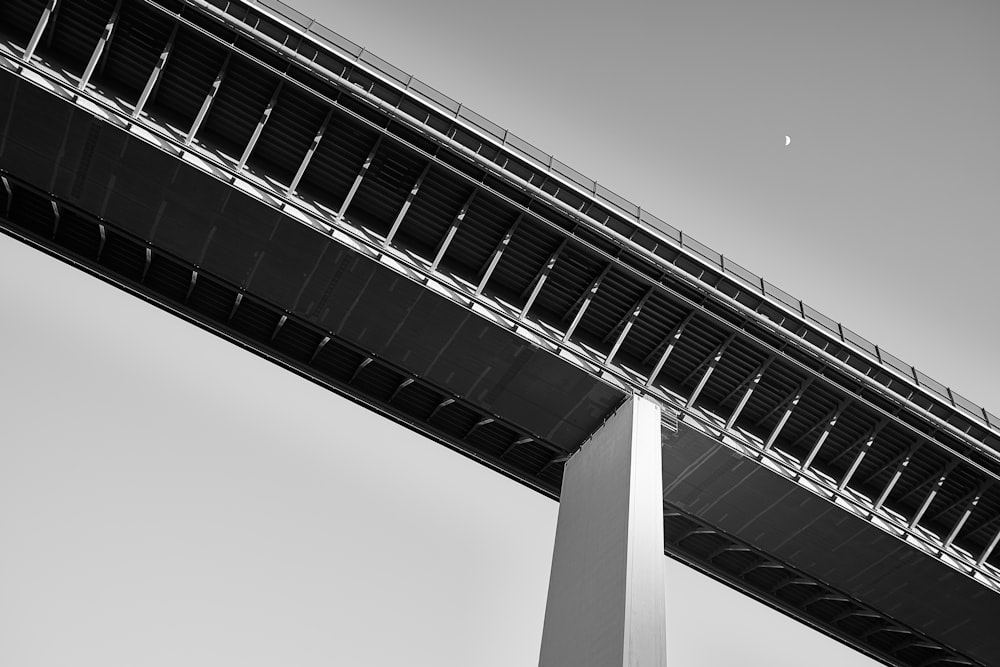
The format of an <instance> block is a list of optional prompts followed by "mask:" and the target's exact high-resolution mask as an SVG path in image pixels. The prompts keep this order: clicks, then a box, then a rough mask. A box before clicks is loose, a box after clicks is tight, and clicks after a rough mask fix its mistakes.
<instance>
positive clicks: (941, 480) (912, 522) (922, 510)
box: [909, 463, 956, 530]
mask: <svg viewBox="0 0 1000 667" xmlns="http://www.w3.org/2000/svg"><path fill="white" fill-rule="evenodd" d="M955 465H956V464H955V463H949V464H948V465H947V466H945V469H944V471H942V473H941V475H940V476H939V477H938V478H937V481H936V482H934V486H933V488H931V492H930V493H928V494H927V497H926V498H924V502H923V503H921V504H920V509H918V510H917V513H916V514H914V515H913V518H912V519H910V523H909V528H910V530H913V528H914V526H916V525H917V524H918V523H920V519H922V518H923V517H924V513H925V512H926V511H927V508H929V507H930V506H931V503H932V502H934V498H935V497H936V496H937V494H938V491H940V490H941V487H942V486H944V483H945V480H947V479H948V475H950V474H951V471H952V470H954V469H955Z"/></svg>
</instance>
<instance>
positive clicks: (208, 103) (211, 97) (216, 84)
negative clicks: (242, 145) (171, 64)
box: [184, 51, 233, 146]
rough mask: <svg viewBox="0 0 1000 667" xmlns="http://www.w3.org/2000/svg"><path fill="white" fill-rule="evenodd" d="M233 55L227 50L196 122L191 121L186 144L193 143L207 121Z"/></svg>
mask: <svg viewBox="0 0 1000 667" xmlns="http://www.w3.org/2000/svg"><path fill="white" fill-rule="evenodd" d="M232 55H233V52H232V51H226V57H225V59H224V60H223V61H222V67H220V68H219V73H218V74H216V75H215V80H214V81H212V87H211V88H209V89H208V93H207V94H206V95H205V99H204V100H202V102H201V108H199V109H198V115H197V116H195V117H194V122H193V123H191V129H190V130H188V133H187V136H186V137H184V145H185V146H190V145H191V142H192V141H194V136H195V135H196V134H198V130H199V129H201V124H202V123H204V122H205V116H207V115H208V110H209V109H210V108H211V107H212V102H214V101H215V96H216V95H217V94H218V92H219V88H220V87H222V81H223V79H225V78H226V70H228V69H229V59H230V58H231V57H232Z"/></svg>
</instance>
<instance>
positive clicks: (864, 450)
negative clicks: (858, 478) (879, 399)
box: [837, 421, 888, 491]
mask: <svg viewBox="0 0 1000 667" xmlns="http://www.w3.org/2000/svg"><path fill="white" fill-rule="evenodd" d="M887 423H888V422H887V421H881V422H879V423H878V424H876V425H875V426H874V427H872V430H871V432H870V433H869V434H868V438H867V439H866V440H865V442H864V444H863V445H861V451H859V452H858V455H857V456H856V457H854V461H853V462H852V463H851V467H850V468H848V469H847V472H845V473H844V477H843V479H841V480H840V484H838V485H837V490H838V491H843V490H844V488H845V487H846V486H847V485H848V483H850V481H851V478H852V477H854V473H856V472H857V471H858V466H860V465H861V462H862V461H863V460H864V458H865V455H867V454H868V450H869V449H871V448H872V443H873V442H875V438H877V437H878V434H879V433H880V432H881V431H882V429H883V428H885V425H886V424H887Z"/></svg>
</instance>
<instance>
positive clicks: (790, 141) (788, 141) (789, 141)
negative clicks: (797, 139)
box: [785, 134, 792, 146]
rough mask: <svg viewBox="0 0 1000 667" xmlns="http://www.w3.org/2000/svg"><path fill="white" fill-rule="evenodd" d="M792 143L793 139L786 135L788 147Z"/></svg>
mask: <svg viewBox="0 0 1000 667" xmlns="http://www.w3.org/2000/svg"><path fill="white" fill-rule="evenodd" d="M790 143H792V138H791V137H790V136H788V135H787V134H786V135H785V145H786V146H787V145H788V144H790Z"/></svg>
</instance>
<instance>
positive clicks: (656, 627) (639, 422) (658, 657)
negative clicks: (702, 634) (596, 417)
mask: <svg viewBox="0 0 1000 667" xmlns="http://www.w3.org/2000/svg"><path fill="white" fill-rule="evenodd" d="M659 413H660V408H659V406H658V405H657V404H656V403H655V402H653V401H651V400H649V399H645V398H639V397H632V398H630V399H629V400H628V401H626V403H625V404H624V405H622V407H620V408H619V409H618V411H617V412H616V413H615V414H614V415H612V416H611V418H610V419H608V421H607V422H605V424H604V425H603V426H602V427H601V428H600V429H599V430H598V431H597V432H596V433H595V434H594V435H593V436H592V437H591V439H590V440H589V441H588V442H587V443H585V444H584V445H583V447H582V448H581V449H580V450H579V451H578V452H577V453H576V454H574V455H573V456H572V457H571V458H570V459H569V460H568V461H567V462H566V465H565V468H564V471H563V482H562V492H561V494H560V500H559V518H558V521H557V524H556V539H555V547H554V549H553V555H552V573H551V576H550V577H549V591H548V600H547V602H546V606H545V624H544V628H543V631H542V646H541V656H540V658H539V662H538V664H539V667H607V666H608V665H615V666H616V667H617V666H622V667H639V666H642V667H666V614H665V597H666V596H665V592H664V566H663V480H662V477H661V475H662V471H661V467H660V466H661V462H660V414H659Z"/></svg>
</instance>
